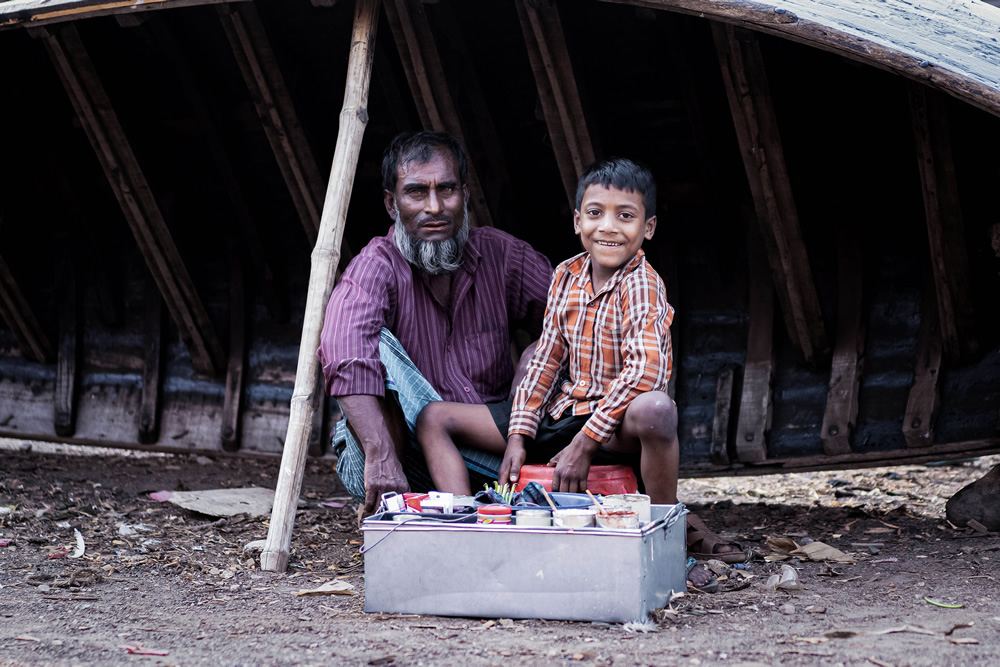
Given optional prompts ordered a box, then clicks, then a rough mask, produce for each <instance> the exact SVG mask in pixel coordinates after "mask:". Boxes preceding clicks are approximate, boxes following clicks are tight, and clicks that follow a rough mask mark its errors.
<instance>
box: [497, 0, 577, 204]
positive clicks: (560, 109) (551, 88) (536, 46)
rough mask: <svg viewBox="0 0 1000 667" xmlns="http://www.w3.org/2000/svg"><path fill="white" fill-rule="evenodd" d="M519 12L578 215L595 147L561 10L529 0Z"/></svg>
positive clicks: (568, 193) (559, 160)
mask: <svg viewBox="0 0 1000 667" xmlns="http://www.w3.org/2000/svg"><path fill="white" fill-rule="evenodd" d="M514 6H515V7H516V8H517V16H518V19H519V20H520V22H521V32H522V33H523V34H524V44H525V47H526V48H527V52H528V60H529V61H530V62H531V71H532V73H533V74H534V77H535V88H536V89H537V90H538V99H539V101H540V102H541V105H542V113H543V114H544V116H545V125H546V127H547V128H548V131H549V137H550V138H551V140H552V150H553V152H554V153H555V157H556V164H557V165H558V166H559V175H560V176H562V181H563V188H565V190H566V197H567V198H568V199H569V208H570V210H573V209H575V208H576V184H577V181H578V180H579V178H580V176H581V175H582V174H583V170H584V168H586V167H587V165H589V164H591V163H592V162H594V146H593V144H592V143H591V141H590V131H589V130H588V129H587V119H586V116H585V115H584V111H583V105H582V104H581V103H580V92H579V90H578V89H577V86H576V77H575V76H574V74H573V63H572V62H571V61H570V57H569V51H568V50H567V48H566V36H565V35H564V34H563V28H562V23H561V22H560V20H559V10H558V9H557V8H556V6H555V3H539V2H528V1H527V0H516V1H515V3H514Z"/></svg>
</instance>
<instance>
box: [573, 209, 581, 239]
mask: <svg viewBox="0 0 1000 667" xmlns="http://www.w3.org/2000/svg"><path fill="white" fill-rule="evenodd" d="M573 232H574V233H575V234H577V235H579V234H580V212H579V211H576V210H574V211H573Z"/></svg>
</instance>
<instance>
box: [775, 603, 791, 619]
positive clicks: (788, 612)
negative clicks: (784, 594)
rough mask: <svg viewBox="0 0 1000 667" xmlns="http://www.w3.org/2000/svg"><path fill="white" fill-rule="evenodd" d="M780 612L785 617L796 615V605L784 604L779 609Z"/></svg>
mask: <svg viewBox="0 0 1000 667" xmlns="http://www.w3.org/2000/svg"><path fill="white" fill-rule="evenodd" d="M778 611H780V612H781V613H782V614H784V615H785V616H791V615H792V614H794V613H795V605H793V604H792V603H790V602H789V603H787V604H783V605H781V606H780V607H778Z"/></svg>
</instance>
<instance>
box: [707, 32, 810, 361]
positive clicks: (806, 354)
mask: <svg viewBox="0 0 1000 667" xmlns="http://www.w3.org/2000/svg"><path fill="white" fill-rule="evenodd" d="M712 32H713V34H714V36H715V44H716V51H717V52H718V56H719V63H720V65H721V67H722V78H723V81H724V84H725V88H726V96H727V98H728V100H729V108H730V111H731V113H732V116H733V124H734V125H735V128H736V138H737V141H738V143H739V145H740V153H741V155H742V157H743V166H744V169H745V171H746V174H747V180H748V182H749V185H750V192H751V194H752V196H753V201H754V208H755V209H756V212H757V221H758V223H759V224H760V228H761V234H762V237H763V239H764V245H765V247H766V248H767V258H768V261H769V263H770V265H771V273H772V276H773V280H774V286H775V289H776V290H777V293H778V300H779V301H780V302H781V311H782V314H783V315H784V319H785V326H786V328H787V329H788V335H789V338H791V340H792V343H793V344H794V345H795V347H796V349H797V350H798V351H799V352H800V353H801V355H802V357H803V359H804V360H805V361H806V362H807V363H814V362H816V361H818V360H820V359H822V358H824V357H825V356H826V355H827V354H829V343H828V342H827V337H826V331H825V327H824V324H823V314H822V312H821V310H820V306H819V296H818V294H817V292H816V286H815V284H814V282H813V276H812V268H811V266H810V264H809V256H808V254H807V253H806V249H805V243H804V242H803V240H802V230H801V228H800V226H799V219H798V213H797V212H796V208H795V199H794V197H793V196H792V189H791V183H790V181H789V178H788V168H787V167H786V165H785V158H784V152H783V150H782V146H781V137H780V135H779V132H778V125H777V120H776V118H775V116H774V108H773V106H772V105H771V98H770V90H769V87H768V82H767V74H766V72H765V70H764V60H763V56H762V54H761V52H760V45H759V44H758V42H757V37H756V35H755V34H754V33H752V32H750V31H746V30H742V29H740V30H737V29H734V28H733V27H732V26H723V25H720V24H717V23H713V24H712Z"/></svg>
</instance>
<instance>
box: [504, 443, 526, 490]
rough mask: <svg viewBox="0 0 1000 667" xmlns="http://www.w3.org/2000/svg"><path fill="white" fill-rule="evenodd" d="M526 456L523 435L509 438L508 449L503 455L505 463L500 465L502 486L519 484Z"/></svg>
mask: <svg viewBox="0 0 1000 667" xmlns="http://www.w3.org/2000/svg"><path fill="white" fill-rule="evenodd" d="M526 456H527V453H526V452H525V449H524V436H523V435H520V434H519V433H515V434H514V435H512V436H510V437H509V438H507V449H506V451H504V453H503V463H501V464H500V478H499V481H500V483H501V484H506V483H507V482H510V483H511V484H512V485H513V484H514V483H516V482H517V478H518V477H520V476H521V466H523V465H524V459H525V458H526Z"/></svg>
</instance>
